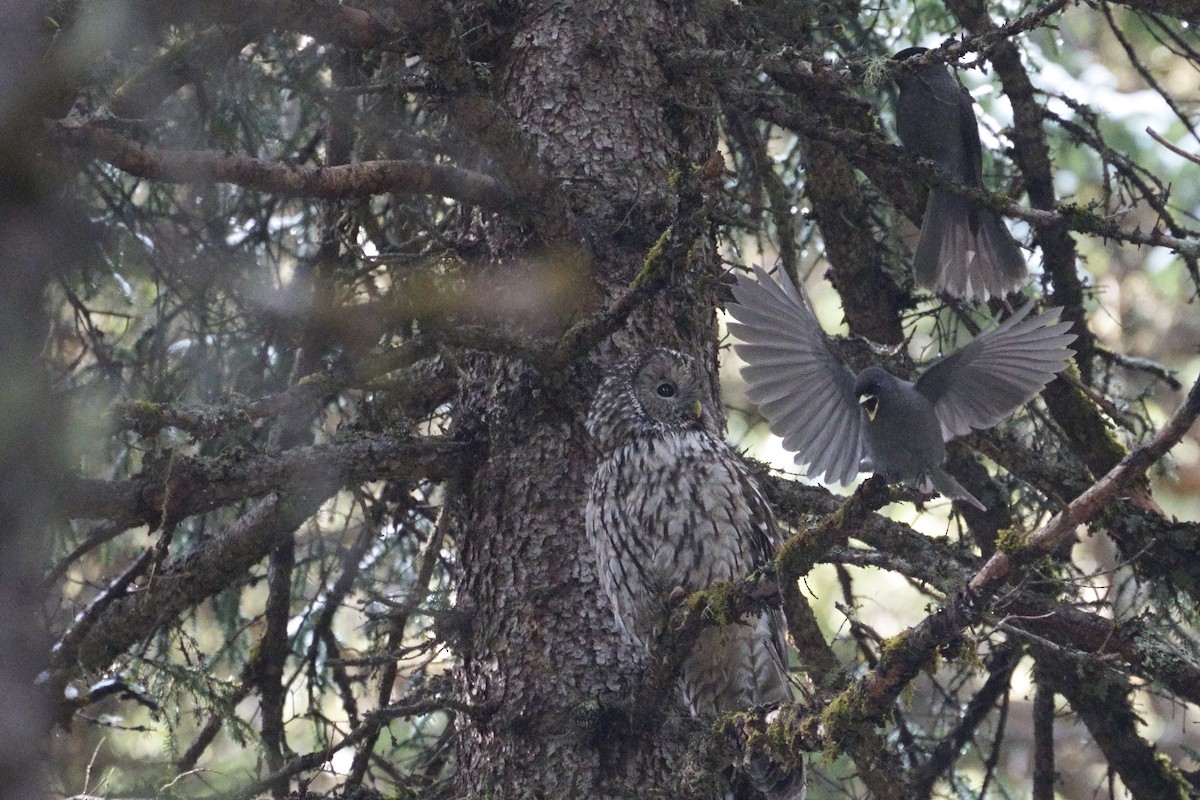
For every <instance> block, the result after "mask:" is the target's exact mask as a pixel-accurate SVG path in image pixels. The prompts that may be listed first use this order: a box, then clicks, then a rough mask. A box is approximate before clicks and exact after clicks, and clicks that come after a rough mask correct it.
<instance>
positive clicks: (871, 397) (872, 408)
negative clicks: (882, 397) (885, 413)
mask: <svg viewBox="0 0 1200 800" xmlns="http://www.w3.org/2000/svg"><path fill="white" fill-rule="evenodd" d="M858 404H859V405H860V406H862V407H863V410H864V411H866V412H867V419H869V420H871V421H872V422H874V421H875V415H876V414H877V413H879V398H878V397H877V396H876V395H875V393H874V392H867V393H866V394H862V395H859V397H858Z"/></svg>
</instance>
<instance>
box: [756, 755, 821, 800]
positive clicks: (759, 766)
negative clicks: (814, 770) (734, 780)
mask: <svg viewBox="0 0 1200 800" xmlns="http://www.w3.org/2000/svg"><path fill="white" fill-rule="evenodd" d="M746 777H747V778H749V780H750V784H751V785H752V786H754V788H755V789H757V790H758V791H759V792H761V793H762V795H763V797H766V798H767V800H804V796H805V794H806V793H807V792H808V782H807V781H806V780H805V777H804V765H803V764H800V765H799V766H797V767H796V768H795V769H790V770H789V769H785V768H784V767H783V766H782V765H780V764H778V763H777V762H775V761H773V760H772V759H771V758H770V757H769V756H766V755H760V756H755V757H754V758H753V759H751V760H750V764H749V765H748V766H747V767H746Z"/></svg>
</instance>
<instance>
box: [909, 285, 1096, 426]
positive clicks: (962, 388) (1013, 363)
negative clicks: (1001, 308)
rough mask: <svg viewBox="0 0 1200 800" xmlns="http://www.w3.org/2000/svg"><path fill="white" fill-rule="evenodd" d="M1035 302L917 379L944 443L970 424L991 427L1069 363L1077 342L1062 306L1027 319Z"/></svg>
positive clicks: (918, 387) (1027, 400) (917, 385)
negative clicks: (1072, 346) (1063, 318)
mask: <svg viewBox="0 0 1200 800" xmlns="http://www.w3.org/2000/svg"><path fill="white" fill-rule="evenodd" d="M1032 308H1033V303H1027V304H1026V305H1025V306H1024V307H1023V308H1020V309H1018V310H1017V312H1016V313H1015V314H1013V315H1012V316H1011V317H1009V318H1008V319H1006V320H1005V321H1004V322H1003V323H1002V324H1001V325H1000V326H999V327H998V328H994V329H993V330H990V331H987V332H986V333H981V334H980V335H979V336H976V337H975V338H974V339H972V340H971V342H970V343H969V344H967V345H966V346H965V347H963V348H962V349H961V350H959V351H957V352H955V353H952V354H951V355H948V356H946V357H945V358H943V359H942V360H941V361H938V362H937V363H936V364H934V365H933V366H931V367H930V368H929V369H927V370H926V371H925V373H924V374H922V375H921V377H920V378H918V379H917V383H916V388H917V391H918V392H920V393H921V394H923V395H925V397H927V398H928V399H929V401H930V402H931V403H933V410H934V413H935V414H937V418H938V421H939V422H940V423H941V424H942V436H943V438H944V439H945V440H946V441H949V440H950V439H953V438H954V437H955V436H962V435H963V434H965V433H968V432H969V431H970V430H971V429H972V428H978V429H980V430H983V429H986V428H990V427H992V426H993V425H995V424H996V423H998V422H1000V421H1001V420H1002V419H1004V418H1006V417H1008V416H1009V415H1010V414H1012V413H1013V412H1014V411H1016V410H1017V408H1019V407H1020V406H1022V405H1023V404H1025V403H1027V402H1029V400H1030V399H1031V398H1032V397H1033V396H1034V395H1035V394H1037V393H1038V392H1040V391H1041V390H1042V389H1043V388H1045V386H1046V384H1048V383H1049V382H1050V381H1052V380H1054V376H1055V375H1057V374H1058V373H1060V372H1062V370H1063V369H1064V368H1065V367H1066V366H1067V362H1068V361H1069V360H1070V358H1071V356H1073V355H1074V354H1075V352H1074V351H1073V350H1070V349H1068V348H1067V345H1069V344H1070V343H1071V342H1073V341H1075V338H1076V337H1075V334H1073V333H1070V332H1069V331H1070V328H1071V323H1069V322H1059V321H1058V317H1059V314H1060V313H1062V309H1061V308H1052V309H1050V310H1049V311H1046V312H1045V313H1043V314H1039V315H1038V316H1036V317H1030V316H1029V312H1030V310H1031V309H1032Z"/></svg>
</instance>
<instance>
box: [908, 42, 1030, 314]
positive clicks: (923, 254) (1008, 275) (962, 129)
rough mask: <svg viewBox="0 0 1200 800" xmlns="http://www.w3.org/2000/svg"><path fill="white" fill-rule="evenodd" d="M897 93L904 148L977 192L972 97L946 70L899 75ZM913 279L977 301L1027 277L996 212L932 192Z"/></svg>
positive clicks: (917, 50) (979, 169) (978, 155)
mask: <svg viewBox="0 0 1200 800" xmlns="http://www.w3.org/2000/svg"><path fill="white" fill-rule="evenodd" d="M924 52H926V49H925V48H924V47H910V48H908V49H907V50H901V51H900V52H899V53H897V54H896V55H894V56H893V57H892V58H894V59H895V60H897V61H904V60H905V59H907V58H910V57H912V56H915V55H920V54H921V53H924ZM896 85H897V86H898V87H899V89H900V94H899V96H898V97H897V99H896V129H897V133H898V134H899V135H900V141H901V142H903V143H904V146H905V147H906V148H908V149H909V150H912V151H913V152H914V153H916V154H917V155H920V156H922V157H924V158H928V159H929V160H931V161H933V162H934V163H936V164H937V165H938V166H939V167H941V168H942V169H944V170H945V171H946V172H948V173H949V174H950V175H952V176H954V177H955V178H957V179H958V180H959V181H961V182H962V183H964V184H966V185H967V186H970V187H972V188H976V189H982V188H983V148H982V147H981V145H980V143H979V123H978V122H977V121H976V119H975V109H974V104H973V102H972V100H971V95H970V94H969V93H968V92H967V91H966V89H964V88H962V87H961V86H959V84H958V82H957V81H955V80H954V76H953V75H951V74H950V70H949V69H948V68H947V67H946V66H945V65H944V64H931V65H929V66H926V67H922V68H920V69H918V70H916V71H915V72H914V71H908V72H904V71H901V72H899V73H898V74H897V75H896ZM913 272H914V274H915V276H916V279H917V283H918V284H919V285H921V286H924V287H925V288H927V289H930V290H931V291H934V292H939V291H943V292H945V293H946V294H949V295H952V296H954V297H963V298H967V299H977V300H981V301H982V300H987V299H988V297H989V296H996V297H1003V296H1004V295H1006V294H1008V293H1009V292H1012V291H1014V290H1016V289H1017V288H1019V287H1020V286H1021V285H1022V284H1023V283H1025V280H1026V278H1027V277H1028V270H1027V267H1026V265H1025V257H1024V256H1023V255H1021V250H1020V248H1018V247H1017V243H1016V242H1015V241H1013V238H1012V234H1010V233H1009V232H1008V228H1006V227H1005V226H1004V222H1003V221H1001V219H1000V217H998V216H997V215H996V213H995V212H994V211H992V210H991V209H989V208H979V207H978V206H975V205H972V204H971V203H969V202H967V201H966V200H964V199H963V198H961V197H958V196H956V195H953V194H950V193H949V192H946V191H944V190H942V189H938V188H937V187H933V188H931V189H930V190H929V200H928V201H926V205H925V217H924V219H923V220H922V222H921V238H920V240H919V241H918V243H917V252H916V253H915V254H914V255H913Z"/></svg>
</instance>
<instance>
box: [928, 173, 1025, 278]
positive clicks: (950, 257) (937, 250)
mask: <svg viewBox="0 0 1200 800" xmlns="http://www.w3.org/2000/svg"><path fill="white" fill-rule="evenodd" d="M913 272H914V273H915V275H916V278H917V283H918V284H920V285H921V286H924V287H925V288H927V289H930V290H931V291H935V292H939V291H940V292H945V293H946V294H949V295H952V296H954V297H962V298H966V299H976V300H980V301H983V300H987V299H988V297H1004V296H1005V295H1007V294H1008V293H1009V292H1012V291H1014V290H1016V289H1017V288H1019V287H1020V286H1021V285H1022V284H1023V283H1025V279H1026V277H1027V276H1028V270H1027V268H1026V266H1025V258H1024V256H1022V255H1021V250H1020V248H1018V247H1017V243H1016V242H1015V241H1013V238H1012V235H1011V234H1010V233H1009V232H1008V228H1006V227H1004V223H1003V222H1002V221H1001V220H1000V218H999V217H998V216H996V214H995V212H993V211H991V210H990V209H986V208H973V207H972V206H971V205H969V204H968V203H967V201H966V200H963V199H962V198H961V197H956V196H955V195H952V194H949V193H948V192H944V191H942V190H940V189H937V188H933V189H930V190H929V202H928V203H927V204H926V206H925V219H924V221H923V222H922V223H921V238H920V240H919V241H918V242H917V252H916V254H915V256H914V257H913Z"/></svg>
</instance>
